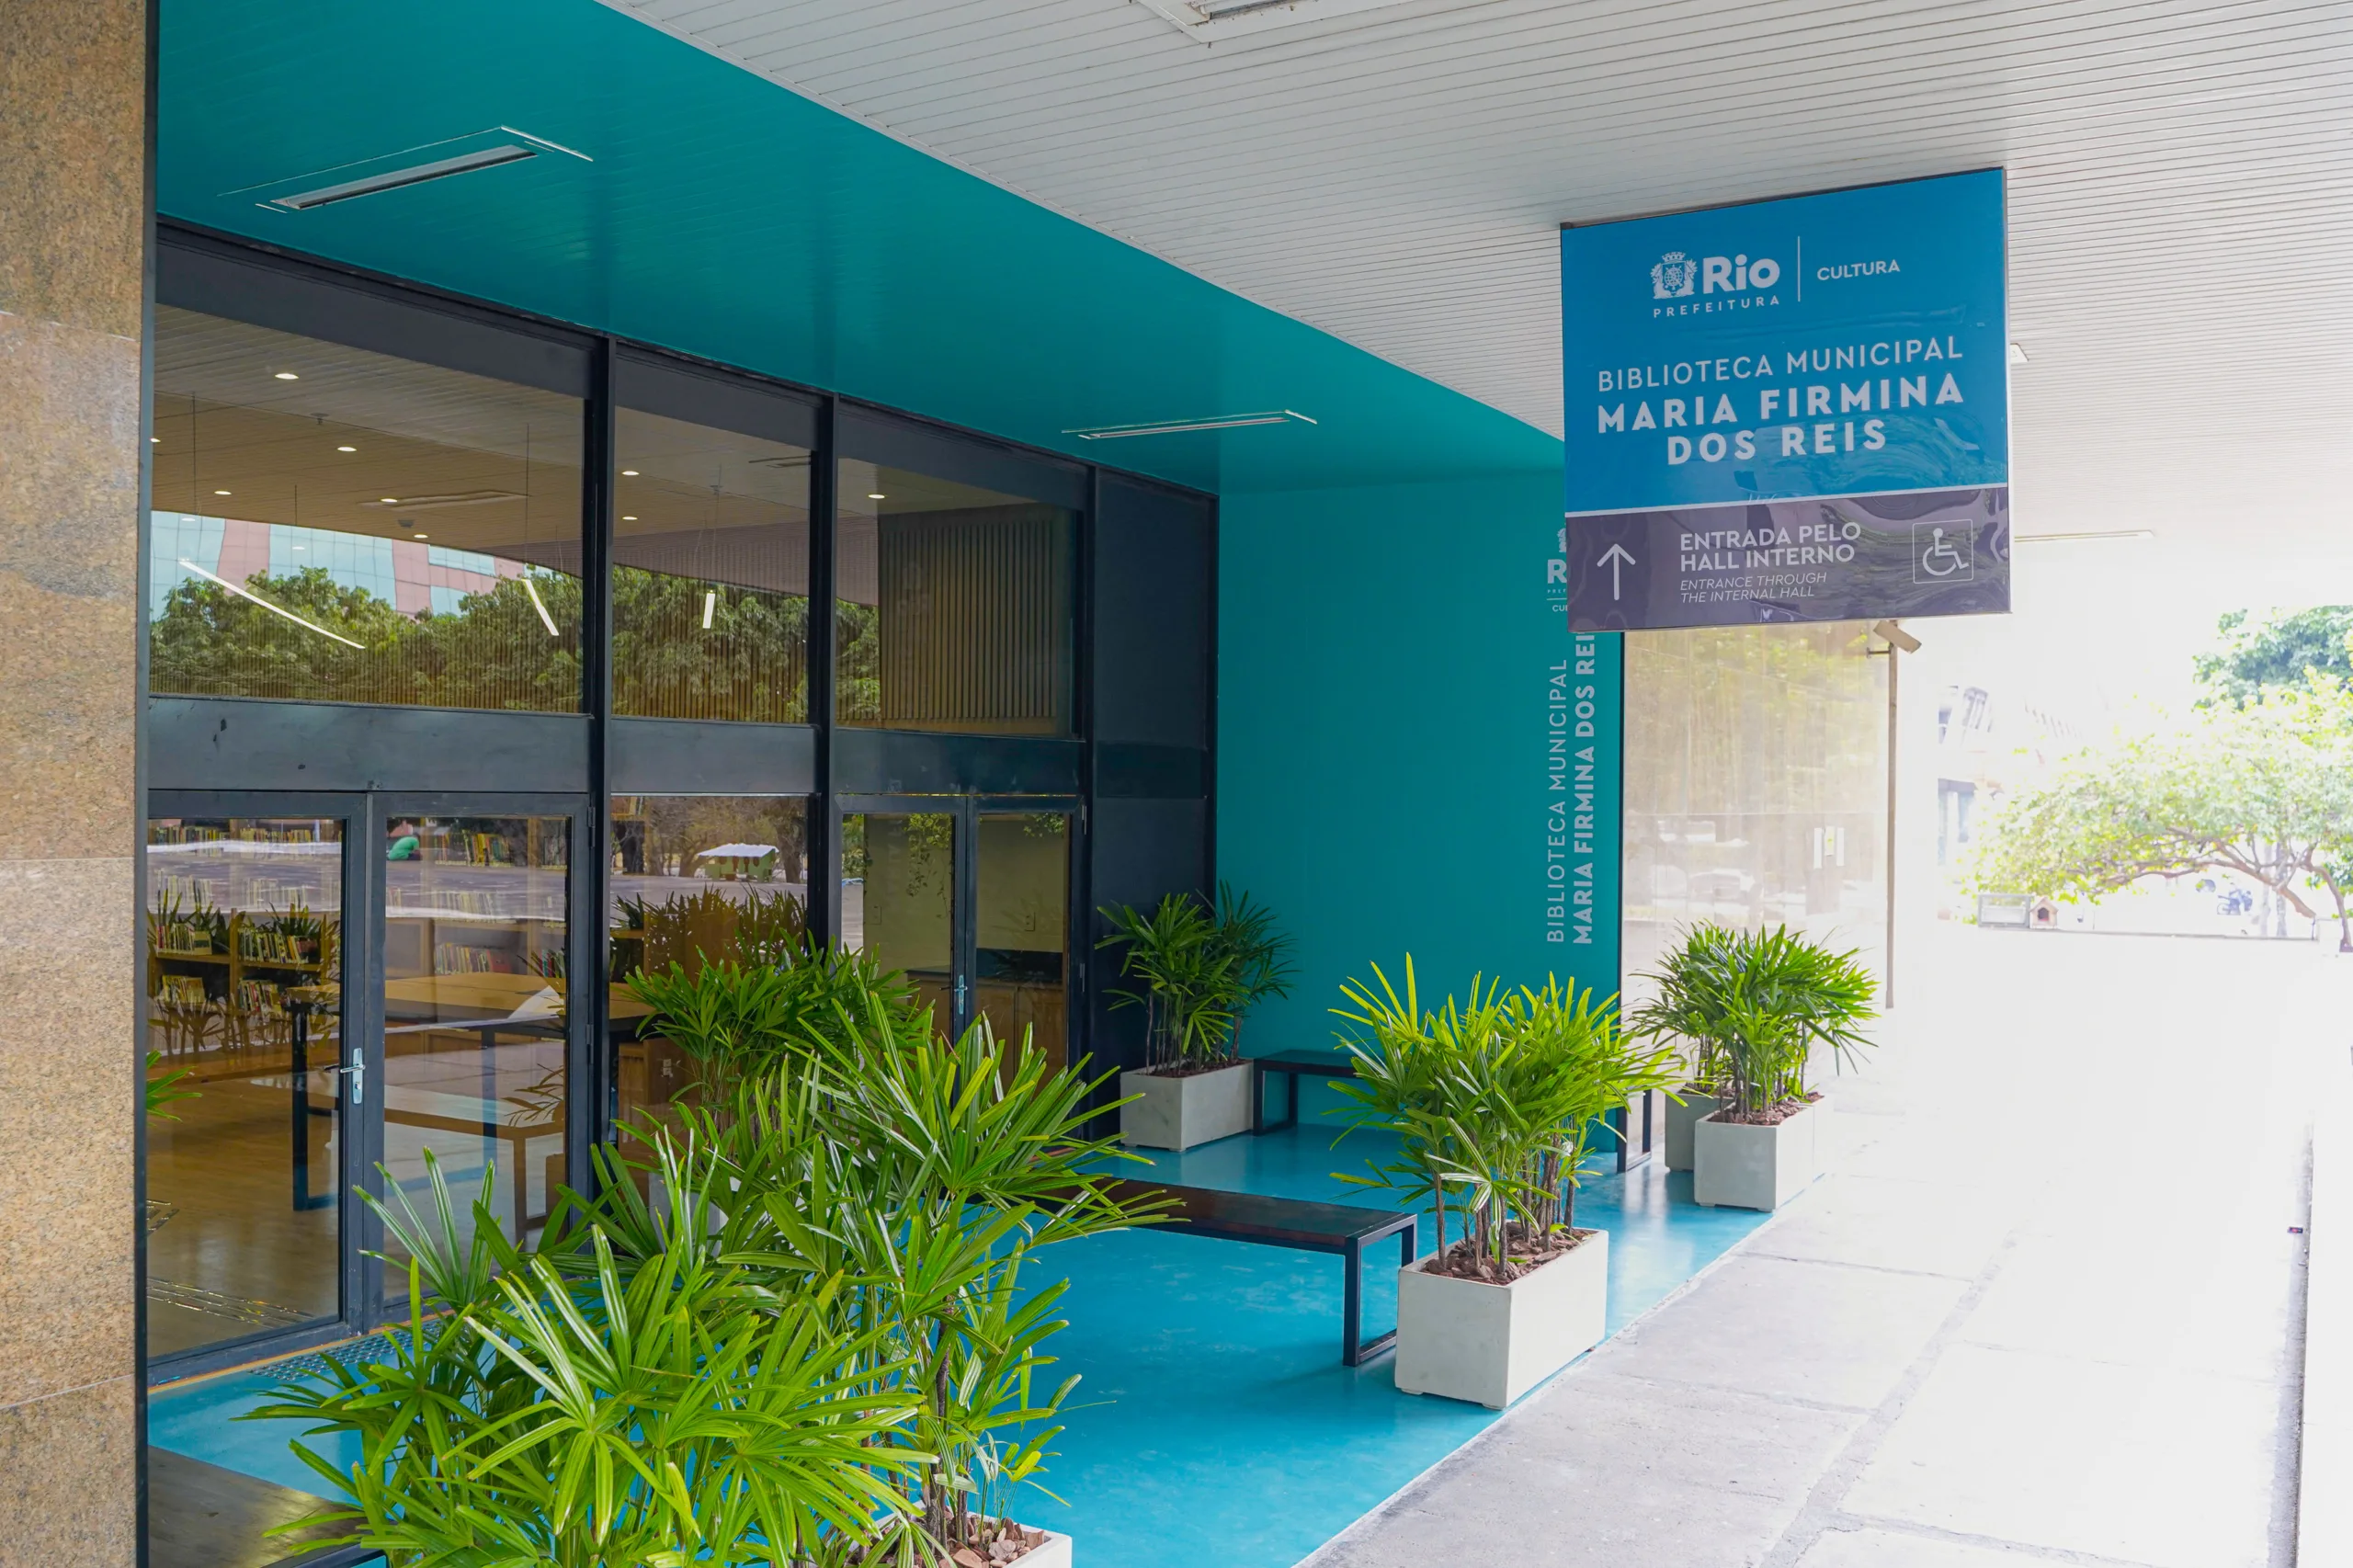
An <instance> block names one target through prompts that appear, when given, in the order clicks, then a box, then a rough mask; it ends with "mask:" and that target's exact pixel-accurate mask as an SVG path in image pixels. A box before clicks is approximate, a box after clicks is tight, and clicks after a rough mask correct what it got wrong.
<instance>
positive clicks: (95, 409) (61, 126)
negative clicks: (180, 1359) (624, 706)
mask: <svg viewBox="0 0 2353 1568" xmlns="http://www.w3.org/2000/svg"><path fill="white" fill-rule="evenodd" d="M0 14H5V17H6V20H5V23H0V1194H5V1195H6V1201H5V1202H0V1565H5V1564H13V1563H18V1562H24V1563H32V1562H39V1563H40V1564H42V1565H43V1568H82V1565H84V1564H94V1565H95V1564H109V1565H120V1564H128V1563H131V1562H134V1561H136V1558H137V1554H138V1542H137V1525H138V1518H137V1501H136V1500H137V1496H138V1491H139V1489H138V1484H137V1481H138V1463H139V1451H138V1442H139V1435H138V1424H137V1400H136V1397H135V1394H136V1381H137V1380H136V1375H135V1374H136V1369H137V1344H136V1324H137V1318H136V1310H135V1309H136V1304H137V1302H136V1294H135V1292H136V1288H137V1270H136V1264H137V1247H138V1237H139V1215H138V1211H137V1204H136V1195H137V1185H136V1166H135V1143H136V1138H137V1131H138V1116H139V1111H138V1095H139V1082H140V1075H141V1074H140V1061H141V1058H140V1051H139V1040H138V1034H137V1013H136V998H137V995H138V994H139V982H140V957H139V947H138V936H137V933H138V911H137V907H136V904H135V902H134V893H133V888H134V865H133V860H132V857H133V855H134V854H135V852H136V845H137V843H138V838H139V823H138V812H139V807H138V799H137V793H136V778H137V774H136V767H135V762H136V758H135V751H134V745H135V737H136V733H137V714H138V703H139V689H138V646H139V644H138V638H139V627H138V619H137V616H138V606H139V596H138V551H139V518H140V470H141V466H142V459H143V456H144V453H143V450H142V448H143V446H144V441H143V439H142V434H141V431H142V419H141V414H142V411H141V407H140V402H141V364H140V356H141V352H142V321H143V316H144V303H143V301H144V290H145V286H146V283H145V267H144V246H145V236H146V233H147V227H148V223H147V213H146V200H147V196H146V190H147V176H146V166H147V132H146V115H147V10H146V0H7V3H6V5H5V6H0Z"/></svg>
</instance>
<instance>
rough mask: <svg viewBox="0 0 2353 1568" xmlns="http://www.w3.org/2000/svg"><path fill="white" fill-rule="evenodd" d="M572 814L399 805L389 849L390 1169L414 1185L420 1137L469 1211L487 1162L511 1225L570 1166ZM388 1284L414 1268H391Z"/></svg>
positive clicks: (395, 1292) (501, 1211)
mask: <svg viewBox="0 0 2353 1568" xmlns="http://www.w3.org/2000/svg"><path fill="white" fill-rule="evenodd" d="M571 829H572V821H571V819H570V818H569V817H563V816H539V815H530V816H514V817H506V816H496V817H492V816H449V817H439V816H407V815H397V814H396V815H394V816H393V817H392V820H391V821H390V823H389V824H388V825H387V827H386V830H385V840H384V846H383V849H382V854H383V857H384V862H385V876H384V947H383V954H382V967H381V973H382V977H383V978H382V995H383V1007H384V1015H383V1016H384V1069H383V1084H382V1087H381V1090H380V1091H379V1092H378V1096H377V1097H378V1099H379V1101H380V1103H381V1107H382V1116H383V1160H382V1163H383V1166H384V1179H385V1180H387V1181H389V1182H391V1183H393V1184H396V1185H397V1186H398V1187H401V1188H402V1189H403V1190H404V1191H407V1192H411V1193H416V1192H420V1191H422V1190H423V1189H424V1188H425V1187H426V1186H427V1183H428V1173H427V1170H426V1154H427V1153H428V1152H429V1153H431V1154H432V1156H433V1159H434V1162H435V1163H436V1164H438V1165H439V1167H440V1169H441V1172H442V1175H443V1176H445V1177H446V1178H447V1179H448V1180H449V1187H450V1190H451V1192H452V1194H453V1196H454V1197H455V1198H456V1199H458V1201H459V1202H460V1204H462V1205H463V1206H464V1207H463V1208H462V1209H461V1210H460V1214H461V1216H463V1215H466V1214H469V1213H471V1211H472V1204H473V1199H475V1197H476V1196H478V1195H479V1194H480V1193H481V1192H482V1191H483V1186H484V1183H485V1182H486V1181H488V1180H489V1177H490V1173H491V1172H493V1171H495V1172H496V1180H495V1183H494V1187H495V1196H494V1202H493V1212H494V1213H496V1214H497V1215H498V1218H499V1225H500V1228H501V1229H502V1230H504V1231H505V1232H506V1234H507V1235H508V1236H510V1237H513V1238H516V1239H518V1240H519V1239H520V1238H522V1237H523V1236H525V1235H526V1234H528V1233H530V1232H532V1231H534V1230H536V1229H538V1228H539V1227H540V1225H541V1224H543V1223H544V1222H545V1221H546V1220H547V1217H548V1206H549V1202H550V1199H551V1198H552V1196H553V1189H554V1188H555V1187H558V1186H561V1185H563V1183H564V1181H565V1179H566V1176H565V1169H564V1142H565V1136H566V1124H567V1120H568V1116H567V1111H568V1106H567V1096H566V1095H565V1092H564V1085H565V1079H566V1075H567V1074H568V1072H569V1068H570V1063H569V1061H568V1055H569V1053H568V1052H567V1051H566V1049H565V1045H566V1040H567V1039H568V1037H569V1033H570V1030H569V1027H568V1019H569V1016H570V1010H571V1009H570V994H569V993H570V984H569V975H568V972H567V971H568V969H569V967H570V966H569V953H570V949H569V943H568V941H567V937H568V934H569V930H570V917H569V913H568V902H567V894H568V891H569V879H570V875H571V859H572V855H571V848H572V832H571ZM385 1290H386V1294H387V1296H388V1297H389V1298H391V1299H392V1300H395V1301H398V1300H404V1299H405V1297H406V1295H407V1290H408V1282H407V1280H406V1278H404V1277H398V1276H397V1271H388V1273H387V1278H386V1279H385Z"/></svg>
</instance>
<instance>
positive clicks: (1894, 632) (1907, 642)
mask: <svg viewBox="0 0 2353 1568" xmlns="http://www.w3.org/2000/svg"><path fill="white" fill-rule="evenodd" d="M1871 635H1872V636H1874V637H1879V638H1883V639H1885V640H1886V642H1887V644H1888V645H1889V646H1890V647H1892V648H1901V649H1903V650H1904V652H1905V653H1918V652H1919V651H1920V640H1919V639H1918V638H1917V637H1915V636H1913V635H1912V634H1911V633H1910V632H1909V631H1904V628H1903V627H1901V626H1898V625H1897V624H1896V623H1895V622H1894V621H1893V620H1882V621H1881V622H1880V623H1879V624H1878V625H1876V626H1874V627H1872V628H1871Z"/></svg>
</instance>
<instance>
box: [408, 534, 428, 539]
mask: <svg viewBox="0 0 2353 1568" xmlns="http://www.w3.org/2000/svg"><path fill="white" fill-rule="evenodd" d="M432 537H433V536H432V535H431V534H411V535H409V538H411V539H431V538H432Z"/></svg>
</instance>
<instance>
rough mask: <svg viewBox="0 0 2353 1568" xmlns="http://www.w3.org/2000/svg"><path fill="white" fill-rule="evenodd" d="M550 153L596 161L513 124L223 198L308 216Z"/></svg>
mask: <svg viewBox="0 0 2353 1568" xmlns="http://www.w3.org/2000/svg"><path fill="white" fill-rule="evenodd" d="M541 153H563V155H564V156H566V157H570V158H577V159H579V160H580V161H581V162H582V163H584V164H585V163H590V162H593V161H594V160H592V159H591V158H590V157H589V156H588V155H587V154H586V153H575V152H574V151H573V150H572V149H571V148H569V147H566V146H563V145H562V144H560V143H558V142H550V141H549V140H547V139H546V138H545V137H542V136H533V135H531V134H529V132H528V131H517V130H516V129H515V128H514V127H512V126H506V125H500V126H494V127H492V128H491V129H490V130H488V131H474V132H472V134H470V135H466V136H454V137H451V138H450V139H449V140H448V141H446V142H427V143H426V144H425V145H424V146H422V147H411V148H409V149H407V150H406V151H405V152H400V153H387V154H386V155H384V156H382V157H380V158H363V159H361V160H360V161H359V162H358V163H354V164H339V165H335V167H333V168H326V169H320V170H318V171H316V172H314V173H312V174H307V175H297V176H294V177H293V178H291V179H282V180H273V181H271V182H269V183H268V184H266V185H252V186H246V187H244V188H243V189H241V190H231V191H224V192H222V194H223V195H224V196H249V197H252V198H253V199H254V201H255V203H256V205H257V206H261V207H267V208H268V209H269V210H272V211H274V212H308V211H311V210H313V209H315V208H320V207H329V206H333V205H334V204H335V203H336V202H338V201H349V200H351V199H353V198H355V197H360V196H375V195H378V194H379V193H381V192H383V191H387V190H400V189H403V188H404V187H408V186H412V185H423V184H425V183H426V182H427V181H429V180H437V179H447V178H449V176H452V175H465V174H472V173H473V172H474V171H475V170H477V169H494V168H497V167H499V166H500V165H503V164H519V163H523V162H525V161H527V160H529V159H532V158H536V157H539V156H540V154H541Z"/></svg>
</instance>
